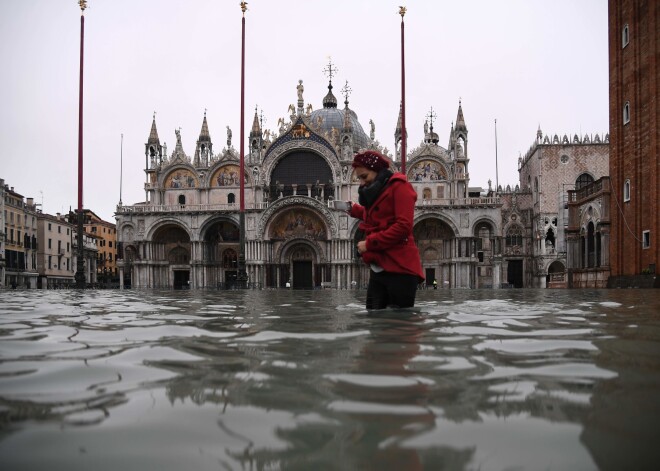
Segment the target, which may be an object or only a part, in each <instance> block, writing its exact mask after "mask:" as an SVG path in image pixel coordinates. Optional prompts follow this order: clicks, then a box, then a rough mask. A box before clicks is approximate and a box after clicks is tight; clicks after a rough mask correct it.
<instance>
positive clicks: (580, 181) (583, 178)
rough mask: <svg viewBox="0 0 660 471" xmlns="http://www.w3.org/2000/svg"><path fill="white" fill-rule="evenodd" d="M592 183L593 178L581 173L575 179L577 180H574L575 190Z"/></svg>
mask: <svg viewBox="0 0 660 471" xmlns="http://www.w3.org/2000/svg"><path fill="white" fill-rule="evenodd" d="M593 182H594V177H592V176H591V175H589V174H588V173H583V174H582V175H580V176H579V177H578V178H577V180H575V189H576V190H579V189H581V188H584V187H585V186H587V185H590V184H592V183H593Z"/></svg>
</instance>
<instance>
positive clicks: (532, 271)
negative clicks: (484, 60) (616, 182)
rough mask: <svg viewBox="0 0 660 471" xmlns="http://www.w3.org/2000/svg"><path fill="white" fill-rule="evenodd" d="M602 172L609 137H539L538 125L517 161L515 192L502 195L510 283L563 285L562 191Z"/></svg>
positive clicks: (564, 224)
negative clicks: (518, 187)
mask: <svg viewBox="0 0 660 471" xmlns="http://www.w3.org/2000/svg"><path fill="white" fill-rule="evenodd" d="M608 172H609V135H605V136H602V137H601V136H600V135H598V134H596V135H584V136H578V135H577V134H575V135H573V137H572V138H569V137H568V136H567V135H564V136H562V137H559V136H558V135H556V134H555V135H554V136H547V135H546V136H543V132H542V131H541V129H540V128H539V130H538V132H537V135H536V140H535V142H534V143H533V145H532V146H531V147H530V149H529V151H528V152H527V153H526V154H525V156H524V157H521V158H520V159H519V162H518V173H519V177H520V191H514V192H512V193H509V191H505V192H503V193H502V199H503V208H502V216H503V221H502V224H503V227H504V232H503V236H504V238H505V247H506V249H505V257H504V264H505V270H506V273H507V279H508V282H509V283H510V284H512V285H514V286H522V287H533V288H546V287H549V288H566V287H568V285H569V283H568V277H567V260H566V234H565V231H566V227H567V226H568V191H569V190H580V189H581V188H583V187H586V186H588V185H590V184H591V183H593V182H594V181H596V180H598V179H600V178H601V177H604V176H607V175H608ZM596 230H597V231H599V230H600V226H597V228H596ZM516 241H518V242H519V243H520V244H518V243H517V242H516Z"/></svg>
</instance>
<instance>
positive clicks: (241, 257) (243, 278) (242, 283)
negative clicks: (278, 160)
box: [236, 2, 247, 289]
mask: <svg viewBox="0 0 660 471" xmlns="http://www.w3.org/2000/svg"><path fill="white" fill-rule="evenodd" d="M245 10H247V2H241V11H242V12H243V18H242V20H241V145H240V151H241V161H240V173H239V178H240V179H241V183H240V195H239V199H240V214H239V224H240V226H241V227H240V232H241V237H240V249H239V254H238V275H237V277H236V278H237V280H236V281H237V284H238V288H241V289H244V288H247V272H246V271H245V152H244V151H245V149H244V147H245Z"/></svg>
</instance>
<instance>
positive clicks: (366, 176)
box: [355, 167, 378, 186]
mask: <svg viewBox="0 0 660 471" xmlns="http://www.w3.org/2000/svg"><path fill="white" fill-rule="evenodd" d="M355 176H356V177H357V178H358V180H359V181H360V186H367V185H370V184H371V183H372V182H373V181H374V180H375V179H376V177H377V176H378V172H376V171H375V170H371V169H368V168H366V167H355Z"/></svg>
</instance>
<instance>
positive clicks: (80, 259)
mask: <svg viewBox="0 0 660 471" xmlns="http://www.w3.org/2000/svg"><path fill="white" fill-rule="evenodd" d="M78 5H80V84H79V89H78V217H77V218H76V219H77V222H78V234H77V244H78V255H77V260H76V274H75V276H74V278H75V280H76V288H79V289H84V288H85V284H86V283H85V278H86V277H85V260H84V250H83V57H84V54H83V53H84V49H85V48H84V46H85V8H87V0H78Z"/></svg>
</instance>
